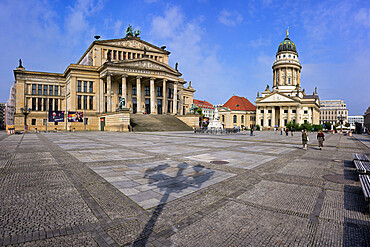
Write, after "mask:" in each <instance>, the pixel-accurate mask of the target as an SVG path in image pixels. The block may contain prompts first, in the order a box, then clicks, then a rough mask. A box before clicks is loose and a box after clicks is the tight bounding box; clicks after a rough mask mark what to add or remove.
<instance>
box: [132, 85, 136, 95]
mask: <svg viewBox="0 0 370 247" xmlns="http://www.w3.org/2000/svg"><path fill="white" fill-rule="evenodd" d="M136 93H137V92H136V86H132V95H136Z"/></svg>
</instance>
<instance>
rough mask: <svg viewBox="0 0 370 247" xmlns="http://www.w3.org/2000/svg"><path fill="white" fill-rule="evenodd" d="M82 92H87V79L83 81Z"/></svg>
mask: <svg viewBox="0 0 370 247" xmlns="http://www.w3.org/2000/svg"><path fill="white" fill-rule="evenodd" d="M84 92H85V93H87V81H84Z"/></svg>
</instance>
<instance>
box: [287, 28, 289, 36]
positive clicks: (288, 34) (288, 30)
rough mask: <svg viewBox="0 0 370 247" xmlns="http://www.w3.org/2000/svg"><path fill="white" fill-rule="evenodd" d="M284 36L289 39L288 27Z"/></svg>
mask: <svg viewBox="0 0 370 247" xmlns="http://www.w3.org/2000/svg"><path fill="white" fill-rule="evenodd" d="M286 36H287V37H289V27H288V29H287V30H286Z"/></svg>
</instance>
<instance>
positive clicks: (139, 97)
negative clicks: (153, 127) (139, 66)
mask: <svg viewBox="0 0 370 247" xmlns="http://www.w3.org/2000/svg"><path fill="white" fill-rule="evenodd" d="M141 78H142V77H141V76H137V77H136V91H137V92H136V94H137V100H136V102H137V113H143V112H142V110H141V103H142V102H141Z"/></svg>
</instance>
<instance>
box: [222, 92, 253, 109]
mask: <svg viewBox="0 0 370 247" xmlns="http://www.w3.org/2000/svg"><path fill="white" fill-rule="evenodd" d="M222 107H227V108H229V109H230V110H232V111H255V110H256V106H255V105H253V104H252V103H251V102H249V100H247V99H246V98H244V97H239V96H235V95H234V96H233V97H231V98H230V99H229V100H228V101H227V102H226V103H225V104H224V105H223V106H222Z"/></svg>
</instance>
